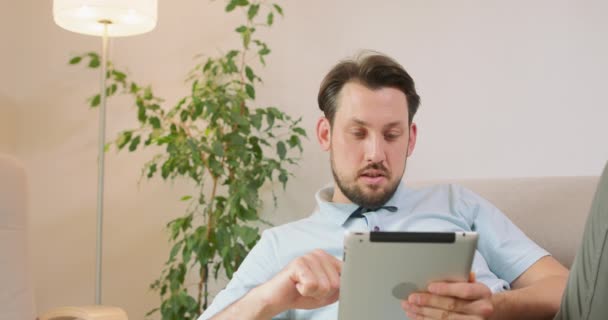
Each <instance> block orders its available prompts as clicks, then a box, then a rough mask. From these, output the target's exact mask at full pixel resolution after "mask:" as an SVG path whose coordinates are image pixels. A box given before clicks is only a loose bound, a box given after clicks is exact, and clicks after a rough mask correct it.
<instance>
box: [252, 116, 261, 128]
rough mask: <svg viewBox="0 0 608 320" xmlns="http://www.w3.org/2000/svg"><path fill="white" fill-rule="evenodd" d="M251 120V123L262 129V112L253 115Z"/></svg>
mask: <svg viewBox="0 0 608 320" xmlns="http://www.w3.org/2000/svg"><path fill="white" fill-rule="evenodd" d="M250 121H251V125H253V127H254V128H256V129H257V130H260V128H261V127H262V114H260V113H256V114H254V115H252V116H251V118H250Z"/></svg>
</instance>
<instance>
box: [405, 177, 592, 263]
mask: <svg viewBox="0 0 608 320" xmlns="http://www.w3.org/2000/svg"><path fill="white" fill-rule="evenodd" d="M598 181H599V177H541V178H511V179H478V180H444V181H429V182H414V183H410V184H409V185H411V186H413V187H417V186H424V185H430V184H437V183H455V184H459V185H462V186H465V187H467V188H469V189H471V190H473V191H475V192H476V193H478V194H479V195H481V196H483V197H484V198H486V199H487V200H489V201H490V202H492V203H493V204H494V205H495V206H496V207H498V208H499V209H500V210H501V211H502V212H504V213H505V214H506V215H507V216H508V217H509V219H511V221H513V222H514V223H515V224H516V225H517V226H518V227H519V228H520V229H522V230H523V231H524V232H525V233H526V235H528V237H530V238H531V239H532V240H534V241H536V243H538V244H539V245H540V246H542V247H543V248H545V249H546V250H547V251H549V252H550V253H551V254H552V255H553V256H554V257H555V258H556V259H557V260H558V261H560V262H561V263H562V264H563V265H564V266H566V267H568V268H569V267H570V265H571V264H572V261H573V260H574V256H575V255H576V251H577V250H578V248H579V246H580V243H581V237H582V234H583V229H584V225H585V221H586V218H587V214H588V212H589V209H590V207H591V200H592V199H593V196H594V194H595V189H596V187H597V183H598Z"/></svg>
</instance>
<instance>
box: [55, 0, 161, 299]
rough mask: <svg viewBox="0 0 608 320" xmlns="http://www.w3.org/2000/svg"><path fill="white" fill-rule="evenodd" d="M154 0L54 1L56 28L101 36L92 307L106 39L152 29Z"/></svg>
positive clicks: (98, 266)
mask: <svg viewBox="0 0 608 320" xmlns="http://www.w3.org/2000/svg"><path fill="white" fill-rule="evenodd" d="M157 12H158V3H157V0H129V1H126V0H54V1H53V17H54V19H55V23H56V24H57V25H59V26H60V27H62V28H64V29H67V30H69V31H73V32H76V33H82V34H87V35H93V36H101V39H102V54H101V58H102V59H101V93H100V95H101V104H100V108H99V137H98V147H99V149H98V157H99V159H98V165H97V168H98V174H97V182H98V184H97V242H96V243H97V248H96V259H95V262H96V267H95V304H98V305H99V304H101V260H102V259H101V258H102V244H103V234H102V227H103V191H104V158H105V156H104V147H105V134H106V67H107V59H108V37H125V36H132V35H137V34H142V33H146V32H148V31H151V30H152V29H154V27H155V26H156V20H157Z"/></svg>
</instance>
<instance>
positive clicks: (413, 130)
mask: <svg viewBox="0 0 608 320" xmlns="http://www.w3.org/2000/svg"><path fill="white" fill-rule="evenodd" d="M417 137H418V127H417V126H416V124H415V123H413V122H412V125H411V126H410V139H409V141H408V145H407V156H408V157H409V156H411V155H412V153H414V148H415V147H416V138H417Z"/></svg>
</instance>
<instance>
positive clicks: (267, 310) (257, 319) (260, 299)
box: [211, 287, 280, 320]
mask: <svg viewBox="0 0 608 320" xmlns="http://www.w3.org/2000/svg"><path fill="white" fill-rule="evenodd" d="M279 313H280V312H279V311H277V310H274V309H273V308H272V307H271V305H270V303H268V301H266V299H265V298H264V295H263V294H262V293H261V289H260V287H258V288H255V289H253V290H251V291H249V292H248V293H247V294H246V295H245V296H243V297H242V298H241V299H239V300H237V301H236V302H234V303H233V304H231V305H230V306H228V307H227V308H226V309H224V310H223V311H221V312H220V313H218V314H216V315H215V316H213V317H211V320H233V319H244V320H268V319H271V318H272V317H273V316H275V315H277V314H279Z"/></svg>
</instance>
